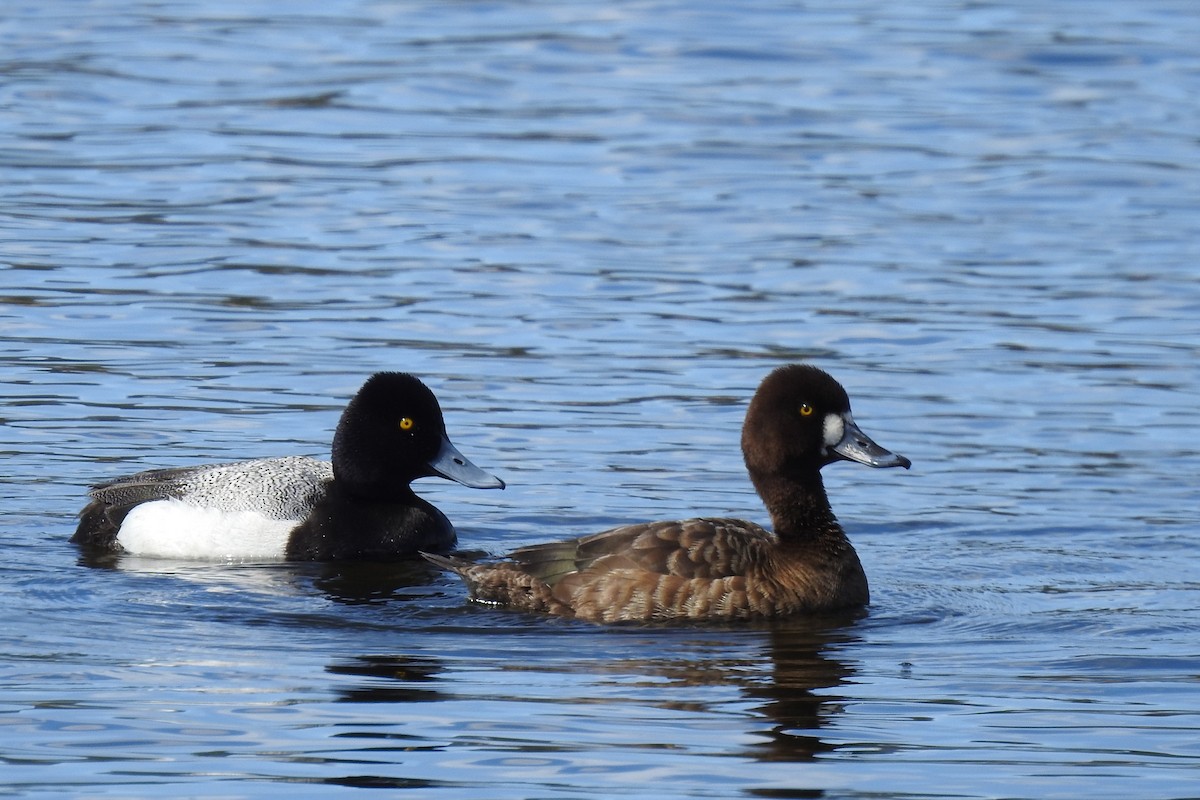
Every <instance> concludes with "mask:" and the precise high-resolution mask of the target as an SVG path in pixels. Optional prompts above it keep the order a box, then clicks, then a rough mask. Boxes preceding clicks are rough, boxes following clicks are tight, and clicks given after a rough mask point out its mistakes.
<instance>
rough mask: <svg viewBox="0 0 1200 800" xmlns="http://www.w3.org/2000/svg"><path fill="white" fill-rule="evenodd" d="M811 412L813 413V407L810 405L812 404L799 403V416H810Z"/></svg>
mask: <svg viewBox="0 0 1200 800" xmlns="http://www.w3.org/2000/svg"><path fill="white" fill-rule="evenodd" d="M812 413H813V407H812V406H810V405H809V404H808V403H801V404H800V416H802V417H811V416H812Z"/></svg>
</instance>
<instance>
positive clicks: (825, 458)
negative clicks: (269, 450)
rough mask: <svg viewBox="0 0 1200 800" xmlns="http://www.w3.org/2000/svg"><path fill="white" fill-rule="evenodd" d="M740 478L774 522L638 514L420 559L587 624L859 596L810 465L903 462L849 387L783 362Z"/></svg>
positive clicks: (489, 595) (756, 418)
mask: <svg viewBox="0 0 1200 800" xmlns="http://www.w3.org/2000/svg"><path fill="white" fill-rule="evenodd" d="M742 452H743V454H744V456H745V459H746V467H747V469H748V470H749V472H750V479H751V481H753V483H754V487H755V489H757V490H758V494H759V496H760V497H761V498H762V499H763V502H764V503H765V504H766V506H767V510H768V511H769V512H770V514H771V520H772V522H773V523H774V528H775V532H774V533H770V532H768V531H767V530H765V529H763V528H762V527H760V526H758V525H756V524H754V523H752V522H744V521H742V520H737V519H689V520H683V521H679V522H648V523H642V524H636V525H626V526H623V527H620V528H614V529H613V530H609V531H605V532H603V533H597V534H594V535H592V536H585V537H583V538H580V539H571V540H568V541H565V542H556V543H550V544H539V545H534V546H532V547H524V548H521V549H519V550H516V551H514V552H513V553H512V554H511V555H510V556H509V559H508V560H506V561H501V562H499V563H491V564H473V563H470V562H467V561H464V560H462V559H457V558H447V557H444V556H436V555H426V558H428V559H429V560H430V561H432V562H433V563H435V564H438V565H440V566H442V567H445V568H447V569H450V570H453V571H454V572H455V573H457V574H458V575H459V576H460V577H462V578H463V580H464V581H465V582H466V584H467V586H468V588H469V590H470V592H471V595H472V597H473V598H474V599H476V600H480V601H483V602H487V603H495V604H498V605H504V606H509V607H512V608H516V609H521V610H524V611H543V612H549V613H551V614H558V615H561V616H566V617H579V618H581V619H587V620H592V621H596V622H619V621H628V620H655V619H674V618H714V619H715V618H749V617H773V616H782V615H786V614H796V613H805V612H808V613H815V612H821V611H830V610H834V609H840V608H850V607H856V606H862V605H865V604H866V603H867V601H868V599H869V595H868V591H867V578H866V575H865V574H864V573H863V568H862V565H861V564H860V563H859V560H858V555H857V554H856V553H855V552H854V548H853V547H851V545H850V541H849V540H848V539H847V538H846V534H845V532H844V531H843V530H842V527H841V525H839V524H838V521H837V518H836V517H834V515H833V511H832V510H831V509H830V507H829V500H828V498H827V497H826V495H825V487H824V484H823V483H822V481H821V468H822V467H823V466H825V465H826V464H830V463H832V462H834V461H838V460H849V461H857V462H859V463H860V464H867V465H868V466H872V467H905V468H908V467H909V466H911V462H910V461H909V460H908V459H907V458H905V457H903V456H900V455H896V454H894V453H891V452H889V451H887V450H885V449H883V448H882V447H880V446H879V445H877V444H875V442H873V441H871V439H870V438H869V437H868V436H867V435H866V434H864V433H863V432H862V431H861V430H859V428H858V426H857V425H855V424H854V419H853V418H852V417H851V415H850V401H849V399H848V397H847V396H846V391H845V390H844V389H843V388H842V387H841V385H839V384H838V382H837V381H835V380H834V379H833V378H831V377H830V376H829V375H827V374H826V373H825V372H822V371H821V370H819V369H817V368H815V367H811V366H808V365H802V364H793V365H790V366H785V367H781V368H779V369H777V370H775V371H774V372H772V373H771V374H770V375H768V376H767V378H766V379H765V380H764V381H763V383H762V385H761V386H760V387H759V389H758V391H757V392H756V393H755V395H754V399H753V400H752V401H751V403H750V409H749V411H748V412H747V414H746V422H745V425H744V426H743V428H742Z"/></svg>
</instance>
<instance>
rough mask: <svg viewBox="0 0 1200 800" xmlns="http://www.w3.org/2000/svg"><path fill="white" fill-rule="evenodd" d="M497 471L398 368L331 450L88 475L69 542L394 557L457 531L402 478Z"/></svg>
mask: <svg viewBox="0 0 1200 800" xmlns="http://www.w3.org/2000/svg"><path fill="white" fill-rule="evenodd" d="M434 476H438V477H442V478H446V479H449V480H452V481H456V482H458V483H461V484H463V485H464V486H468V487H472V488H476V489H503V488H504V481H502V480H500V479H499V478H497V477H496V476H494V475H491V474H489V473H487V472H485V471H484V470H482V469H480V468H479V467H477V466H476V465H475V464H473V463H472V462H471V461H470V460H469V459H467V457H466V456H464V455H463V454H462V453H461V452H459V450H458V448H456V447H455V446H454V445H453V444H452V443H451V442H450V439H449V437H448V436H447V434H446V425H445V421H444V419H443V418H442V410H441V407H440V406H439V405H438V401H437V398H436V397H435V396H434V394H433V392H432V391H430V390H429V388H428V387H427V386H426V385H425V384H424V383H422V382H421V381H420V379H418V378H417V377H415V376H413V375H411V374H409V373H405V372H378V373H375V374H374V375H372V376H370V377H369V378H368V379H367V380H366V382H365V383H363V385H362V387H361V388H360V389H359V390H358V392H357V393H356V394H355V395H354V397H353V398H352V399H351V400H350V402H349V403H348V404H347V405H346V408H345V410H344V411H343V412H342V415H341V418H340V419H339V421H338V425H337V429H336V431H335V432H334V437H333V447H332V460H331V461H324V460H320V459H316V458H310V457H307V456H282V457H275V458H259V459H252V460H248V461H237V462H230V463H220V464H204V465H200V466H185V467H168V468H163V469H152V470H147V471H145V472H139V473H137V474H135V475H126V476H123V477H119V478H116V479H115V480H111V481H108V482H105V483H100V484H97V485H95V486H92V487H91V489H90V491H89V493H88V494H89V497H90V501H89V502H88V503H87V505H86V506H85V507H84V508H83V510H82V511H81V512H80V513H79V524H78V527H77V529H76V531H75V534H74V535H73V536H72V537H71V541H72V542H74V543H76V544H78V545H80V546H81V547H83V548H86V549H88V550H90V551H92V552H121V553H128V554H131V555H137V556H152V557H165V558H177V559H221V560H237V561H255V560H267V561H274V560H287V561H396V560H402V559H405V558H415V557H416V554H417V553H418V552H419V551H429V552H435V553H436V552H445V551H448V550H451V549H452V548H453V547H454V546H455V543H456V541H457V536H456V534H455V531H454V526H453V525H451V524H450V520H449V519H447V518H446V515H445V514H443V513H442V512H441V511H439V510H438V509H437V508H435V507H434V506H433V505H432V504H431V503H429V502H428V501H426V500H424V499H422V498H420V497H418V496H417V495H416V494H415V493H414V492H413V490H412V488H411V486H409V484H410V483H411V482H412V481H413V480H415V479H417V478H423V477H434Z"/></svg>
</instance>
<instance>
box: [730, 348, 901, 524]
mask: <svg viewBox="0 0 1200 800" xmlns="http://www.w3.org/2000/svg"><path fill="white" fill-rule="evenodd" d="M742 454H743V456H744V457H745V459H746V468H747V469H748V470H749V471H750V477H751V479H752V480H753V481H754V485H755V487H756V488H758V490H759V493H760V494H761V495H763V500H764V501H765V502H766V503H767V506H768V508H770V507H771V506H772V495H775V494H779V491H778V490H777V489H772V485H773V484H775V483H777V482H779V481H786V482H787V483H789V484H792V485H795V484H800V485H804V486H811V487H812V488H813V489H814V490H819V491H821V492H822V494H823V490H822V489H820V487H821V478H820V470H821V468H822V467H824V466H825V465H826V464H831V463H833V462H834V461H842V460H846V461H857V462H858V463H860V464H866V465H868V466H871V467H904V468H906V469H907V468H908V467H910V466H911V465H912V462H911V461H909V460H908V459H907V458H905V457H904V456H901V455H897V454H895V453H892V452H891V451H889V450H886V449H884V448H882V447H880V446H879V445H877V444H875V442H873V441H872V440H871V437H869V436H867V435H866V434H865V433H863V432H862V430H861V429H860V428H859V427H858V425H856V424H855V422H854V417H853V416H852V415H851V413H850V398H849V397H848V396H847V395H846V390H845V389H843V388H842V386H841V384H839V383H838V382H837V381H836V380H834V379H833V378H832V377H830V376H829V374H828V373H826V372H824V371H822V370H820V369H817V368H816V367H813V366H810V365H808V364H789V365H788V366H785V367H780V368H779V369H777V370H775V371H774V372H772V373H771V374H770V375H768V376H767V377H766V378H765V379H764V380H763V382H762V384H761V385H760V386H759V387H758V391H757V392H756V393H755V395H754V399H753V400H751V401H750V408H749V410H748V411H747V412H746V422H745V425H744V426H743V427H742ZM771 510H772V512H773V513H774V512H775V511H776V510H777V509H775V508H771Z"/></svg>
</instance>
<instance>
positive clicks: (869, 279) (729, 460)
mask: <svg viewBox="0 0 1200 800" xmlns="http://www.w3.org/2000/svg"><path fill="white" fill-rule="evenodd" d="M291 8H292V7H289V9H291ZM296 9H297V10H286V11H285V10H282V9H280V8H279V6H278V4H270V3H255V2H250V3H221V2H218V3H197V2H191V1H190V0H180V2H167V3H154V4H150V3H117V2H105V1H103V0H101V1H100V2H93V3H88V4H75V3H55V2H51V3H41V4H32V5H26V6H22V7H21V8H20V9H19V10H18V11H14V13H12V14H9V15H8V16H7V17H6V19H5V20H4V21H3V22H0V78H2V80H0V125H2V126H3V130H4V131H5V133H6V134H7V135H6V136H5V137H4V138H3V143H2V144H0V177H2V178H3V180H2V181H0V260H2V262H3V268H2V270H0V337H2V341H3V348H2V350H0V362H2V363H3V368H4V374H5V377H6V379H5V381H4V383H3V389H2V392H3V411H2V412H0V422H2V423H3V424H0V452H2V453H3V456H4V460H5V463H6V465H7V468H6V470H5V477H4V479H3V481H2V482H0V515H2V516H3V523H4V524H3V526H2V527H0V537H3V544H4V547H5V549H6V556H7V557H6V558H5V559H4V561H3V566H0V607H3V609H4V612H3V614H4V620H5V624H4V626H3V628H2V629H0V762H2V763H3V765H4V766H3V773H4V779H3V783H4V788H2V789H0V793H4V794H8V795H21V796H24V795H29V796H56V795H57V796H82V795H112V796H122V797H155V796H164V797H166V796H170V797H176V796H180V795H187V796H191V797H216V796H222V797H227V796H238V797H244V796H268V795H270V796H274V795H275V794H277V793H278V791H279V790H280V789H281V786H280V784H287V786H286V791H288V792H291V793H294V794H297V795H301V794H303V795H306V796H321V797H324V796H328V795H330V794H332V793H334V792H335V791H336V790H338V789H342V790H344V791H346V792H354V791H361V790H363V789H367V788H383V789H388V790H393V791H392V793H395V794H400V793H403V792H407V793H409V794H411V795H412V796H419V797H447V798H450V797H466V796H470V797H489V798H533V797H537V798H551V797H553V798H560V797H561V798H566V797H597V796H605V797H655V798H670V797H680V798H684V797H689V798H691V797H729V796H750V797H776V798H779V797H814V796H827V797H846V798H854V797H858V798H866V797H880V796H884V797H932V796H937V797H962V798H983V797H999V796H1003V797H1010V798H1018V797H1020V798H1025V797H1028V798H1049V797H1066V798H1075V797H1081V796H1087V797H1092V798H1104V797H1114V798H1118V797H1119V798H1127V797H1155V798H1184V797H1195V796H1196V789H1195V788H1194V784H1195V779H1194V775H1195V771H1196V768H1197V767H1198V766H1200V737H1198V736H1197V734H1196V731H1197V730H1198V729H1200V691H1198V690H1197V688H1196V686H1197V679H1198V678H1200V647H1198V646H1197V643H1196V642H1197V639H1196V613H1197V609H1198V608H1200V570H1198V569H1197V567H1198V562H1197V558H1196V555H1195V553H1196V544H1197V537H1198V536H1200V524H1198V522H1200V520H1198V516H1200V515H1198V513H1197V508H1200V503H1198V502H1197V501H1198V500H1200V496H1198V495H1200V492H1198V491H1197V482H1196V477H1195V476H1196V475H1197V474H1198V473H1200V447H1197V445H1196V438H1197V437H1196V431H1197V428H1198V423H1200V413H1198V411H1197V408H1198V406H1200V403H1198V400H1200V374H1198V372H1197V368H1196V365H1197V363H1198V356H1200V323H1197V322H1196V320H1197V319H1200V282H1198V280H1197V267H1196V265H1197V264H1198V263H1200V245H1198V243H1200V204H1198V202H1197V198H1200V179H1198V172H1197V166H1196V165H1197V163H1200V140H1198V139H1197V137H1196V131H1197V130H1200V106H1198V104H1197V100H1196V98H1197V97H1200V56H1198V55H1197V52H1196V48H1195V42H1196V41H1198V40H1200V18H1198V17H1197V15H1196V13H1195V11H1194V10H1193V9H1192V6H1191V4H1190V3H1183V2H1168V1H1167V0H1155V1H1154V2H1146V3H1137V4H1128V3H1119V2H1101V3H1087V4H1084V3H1079V2H1063V3H1057V4H1049V5H1047V4H1035V3H1009V4H990V3H965V2H947V3H928V4H918V5H916V6H905V7H897V6H896V5H895V4H886V3H877V2H854V3H841V4H836V5H829V6H820V5H817V6H811V5H808V6H804V7H798V6H794V5H786V4H775V3H766V2H751V3H748V4H741V5H739V7H738V9H737V10H736V12H735V11H733V10H731V9H726V8H721V7H718V6H716V5H706V4H704V3H700V4H696V3H687V4H683V3H680V4H674V3H663V2H645V3H618V4H615V5H614V4H607V5H605V6H604V7H602V8H600V7H596V6H595V5H594V4H587V3H569V2H568V3H561V2H560V3H534V2H527V3H508V4H504V3H501V4H494V3H493V4H483V3H454V4H424V5H422V4H410V3H379V2H365V1H363V0H332V1H331V2H326V3H322V4H320V6H315V5H313V6H304V5H301V6H298V7H296ZM798 360H806V361H811V362H813V363H816V364H818V365H819V366H822V367H824V368H826V369H828V370H829V371H830V372H832V373H833V374H834V375H835V376H837V377H838V378H839V379H840V380H841V381H842V382H843V383H844V384H845V385H846V387H847V388H848V390H849V392H850V394H851V397H852V399H853V402H854V410H855V415H856V418H857V420H858V421H859V422H860V424H861V425H862V426H863V427H864V429H865V430H867V431H868V432H869V433H871V434H872V435H873V436H874V437H875V438H876V439H877V440H878V441H879V442H880V443H881V444H883V445H885V446H887V447H889V448H891V449H894V450H896V451H897V452H900V453H903V454H905V455H907V456H909V457H910V458H912V459H913V462H914V468H913V470H912V471H911V472H909V473H900V472H899V471H896V470H890V471H884V472H879V471H872V470H866V469H861V468H856V467H855V466H854V465H849V464H838V465H833V466H831V467H830V468H829V469H827V470H826V481H827V485H828V488H829V491H830V495H831V497H832V500H833V503H834V508H835V510H836V511H837V512H838V514H839V516H840V518H841V519H842V521H843V523H844V524H845V525H846V527H847V529H848V530H849V532H850V535H851V538H852V540H853V541H854V543H855V546H856V547H857V549H858V551H859V553H860V556H861V557H862V560H863V563H864V565H865V567H866V570H867V573H868V575H869V577H870V579H871V584H872V600H873V602H872V605H871V608H870V609H869V610H868V611H867V612H866V613H865V614H862V615H852V616H849V617H845V618H833V619H819V620H793V621H788V622H782V623H778V624H773V625H765V624H763V625H748V626H747V625H739V626H715V627H705V626H699V627H698V626H685V627H670V628H663V627H650V628H643V627H623V628H599V627H595V626H591V625H587V624H583V623H576V622H570V621H563V620H554V619H542V618H537V617H530V616H525V615H518V614H510V613H505V612H497V611H495V610H492V609H488V608H482V607H478V606H473V605H470V604H468V603H467V602H466V600H465V593H464V592H463V590H462V587H461V586H460V585H458V584H457V583H456V582H455V581H453V580H451V579H450V578H447V577H446V576H443V575H441V574H440V573H438V572H437V571H436V570H433V569H432V568H428V567H426V566H423V565H415V564H402V565H381V566H372V565H310V564H301V565H288V564H274V565H261V564H206V563H181V562H172V561H164V560H153V559H134V558H127V557H123V558H118V559H115V560H113V559H109V560H102V561H96V560H89V559H86V558H83V557H82V556H81V554H80V553H79V552H78V551H77V550H76V549H75V548H74V547H73V546H71V545H69V544H68V543H67V539H68V538H69V536H70V534H71V532H72V530H73V526H74V515H75V513H76V512H77V511H78V509H79V508H80V507H81V505H82V502H83V498H84V491H85V488H86V486H87V485H88V484H90V483H93V482H96V481H100V480H103V479H105V478H107V477H112V476H114V475H117V474H123V473H127V472H131V471H135V470H138V469H142V468H147V467H152V466H169V465H181V464H191V463H200V462H204V461H216V460H226V459H234V458H248V457H256V456H264V455H281V454H313V455H323V454H325V453H326V452H327V451H328V446H329V441H330V438H331V435H332V430H333V427H334V425H335V424H336V421H337V416H338V414H339V412H340V410H341V408H342V407H343V405H344V403H345V401H346V400H347V398H348V397H349V396H350V395H352V394H353V392H354V391H355V389H356V388H357V387H358V386H359V384H360V383H361V382H362V380H363V379H365V377H366V376H367V375H368V374H370V373H372V372H374V371H377V370H381V369H402V370H408V371H412V372H415V373H417V374H418V375H420V376H422V377H423V378H424V379H425V380H426V381H427V382H428V383H429V385H430V386H431V387H432V388H433V389H434V391H435V392H436V393H437V394H438V396H439V398H440V400H441V402H442V405H443V409H444V411H445V414H446V418H447V424H448V427H449V431H450V435H451V437H452V438H453V439H454V441H455V443H456V444H457V445H458V446H459V447H460V449H462V451H463V452H464V453H465V454H467V455H468V456H469V457H470V458H471V459H472V460H473V461H475V462H476V463H478V464H479V465H480V466H482V467H484V468H486V469H488V470H489V471H494V472H495V473H496V474H498V475H500V476H501V477H503V478H504V479H505V480H506V481H507V482H508V484H509V488H508V489H507V490H506V491H505V492H503V493H499V492H475V491H471V490H468V489H466V488H464V487H461V486H457V485H451V484H448V483H444V482H438V481H434V480H429V481H421V482H420V483H419V487H418V488H419V491H420V492H421V493H422V494H423V495H425V496H426V497H428V498H430V499H431V500H432V501H433V502H435V503H437V504H438V506H439V507H440V508H442V509H443V510H444V511H445V512H446V513H447V514H448V515H449V516H450V518H451V519H453V520H454V522H455V524H456V526H457V527H458V529H459V533H460V540H461V543H462V545H463V546H464V547H465V548H468V549H471V550H473V551H483V552H489V553H501V552H503V551H505V550H507V549H509V548H512V547H514V546H519V545H522V544H529V543H532V542H535V541H541V540H544V539H549V538H556V537H564V536H569V535H577V534H581V533H586V532H590V531H594V530H600V529H602V528H604V527H606V526H610V525H614V524H618V523H622V522H628V521H634V520H643V519H653V518H664V517H675V516H687V515H692V514H701V513H703V514H731V515H738V516H745V517H749V518H751V519H757V520H762V519H764V517H765V514H764V512H763V511H762V509H761V506H760V504H759V502H758V500H757V498H756V497H755V496H754V494H753V491H752V489H751V487H750V485H749V481H748V480H747V479H746V477H745V475H744V472H743V468H742V464H741V458H740V454H739V453H738V434H739V426H740V424H741V420H742V416H743V414H744V411H745V405H746V402H747V401H748V399H749V397H750V395H751V393H752V392H753V390H754V387H755V386H756V385H757V383H758V381H759V380H761V378H762V377H763V376H764V375H765V374H766V373H767V372H768V371H770V370H771V369H773V368H774V367H776V366H778V365H779V364H782V363H786V362H790V361H798Z"/></svg>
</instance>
